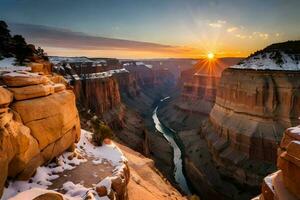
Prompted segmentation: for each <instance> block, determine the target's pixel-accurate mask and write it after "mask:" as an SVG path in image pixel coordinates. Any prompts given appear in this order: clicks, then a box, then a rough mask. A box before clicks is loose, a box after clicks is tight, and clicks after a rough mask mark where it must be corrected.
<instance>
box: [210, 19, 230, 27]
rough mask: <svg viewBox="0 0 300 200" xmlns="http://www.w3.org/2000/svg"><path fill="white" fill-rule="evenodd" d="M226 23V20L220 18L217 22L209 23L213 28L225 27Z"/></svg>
mask: <svg viewBox="0 0 300 200" xmlns="http://www.w3.org/2000/svg"><path fill="white" fill-rule="evenodd" d="M224 24H226V21H224V20H218V21H216V22H213V23H209V24H208V25H209V26H210V27H213V28H221V27H223V25H224Z"/></svg>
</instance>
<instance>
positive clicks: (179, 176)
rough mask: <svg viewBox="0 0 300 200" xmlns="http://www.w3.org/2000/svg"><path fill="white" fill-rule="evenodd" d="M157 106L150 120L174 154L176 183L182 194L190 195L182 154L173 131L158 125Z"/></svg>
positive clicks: (160, 124)
mask: <svg viewBox="0 0 300 200" xmlns="http://www.w3.org/2000/svg"><path fill="white" fill-rule="evenodd" d="M167 99H169V97H166V98H163V99H161V100H160V101H161V102H163V101H165V100H167ZM158 106H159V104H158V105H157V106H156V108H155V109H154V111H153V115H152V119H153V122H154V124H155V128H156V130H157V131H159V132H160V133H162V134H163V136H164V137H165V138H166V139H167V140H168V142H169V143H170V144H171V146H172V148H173V152H174V156H173V161H174V166H175V169H174V177H175V180H176V182H177V183H178V185H179V187H180V188H181V189H182V191H184V193H186V194H187V195H188V194H191V192H190V190H189V187H188V185H187V181H186V178H185V176H184V173H183V168H182V152H181V149H180V148H179V145H178V144H177V143H176V140H175V138H174V134H176V132H174V131H173V130H171V129H169V128H168V127H166V126H164V125H163V124H162V123H160V121H159V119H158V117H157V109H158Z"/></svg>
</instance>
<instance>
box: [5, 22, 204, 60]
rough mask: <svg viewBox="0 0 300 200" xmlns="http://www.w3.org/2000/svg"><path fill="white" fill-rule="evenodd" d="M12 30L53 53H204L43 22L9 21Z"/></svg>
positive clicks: (145, 54) (161, 54)
mask: <svg viewBox="0 0 300 200" xmlns="http://www.w3.org/2000/svg"><path fill="white" fill-rule="evenodd" d="M9 29H10V30H11V32H12V34H21V35H23V36H24V37H25V39H26V41H27V42H28V43H32V44H35V45H36V46H41V47H42V48H44V49H45V50H46V51H47V52H49V54H50V55H69V56H72V55H86V56H93V57H95V56H101V55H106V56H111V57H118V56H119V57H128V56H131V57H147V56H152V57H197V56H198V55H199V54H200V53H201V52H200V51H199V49H195V48H192V47H181V46H173V45H165V44H158V43H151V42H143V41H133V40H126V39H117V38H108V37H101V36H92V35H88V34H85V33H81V32H74V31H71V30H67V29H62V28H55V27H49V26H43V25H32V24H17V23H9Z"/></svg>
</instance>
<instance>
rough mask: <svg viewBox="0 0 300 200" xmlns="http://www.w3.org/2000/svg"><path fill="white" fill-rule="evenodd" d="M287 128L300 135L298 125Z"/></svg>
mask: <svg viewBox="0 0 300 200" xmlns="http://www.w3.org/2000/svg"><path fill="white" fill-rule="evenodd" d="M288 130H289V131H290V132H291V133H294V134H297V135H300V126H295V127H291V128H288Z"/></svg>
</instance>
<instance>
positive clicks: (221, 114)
mask: <svg viewBox="0 0 300 200" xmlns="http://www.w3.org/2000/svg"><path fill="white" fill-rule="evenodd" d="M299 88H300V72H299V71H274V70H267V71H265V70H250V69H231V68H229V69H226V70H225V71H224V72H223V74H222V78H221V80H220V83H219V86H218V92H217V97H216V103H215V105H214V107H213V109H212V111H211V113H210V116H209V123H208V125H206V126H207V127H206V128H207V129H210V131H208V132H207V136H206V139H207V141H208V143H209V146H210V148H211V152H212V153H213V155H214V159H215V161H216V162H217V163H218V164H219V165H220V166H221V168H223V169H224V172H225V174H227V175H229V176H233V177H235V178H236V179H237V180H238V181H239V182H242V183H244V182H246V183H247V184H250V185H258V184H259V182H260V176H261V175H264V174H265V173H267V172H268V171H269V170H271V169H272V164H273V166H274V164H275V162H276V149H277V145H278V144H279V142H280V140H281V138H282V133H283V131H284V129H286V128H287V127H290V126H293V125H295V124H297V122H298V117H299V115H300V106H299V105H300V92H299ZM208 127H210V128H208ZM269 164H271V165H269Z"/></svg>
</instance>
